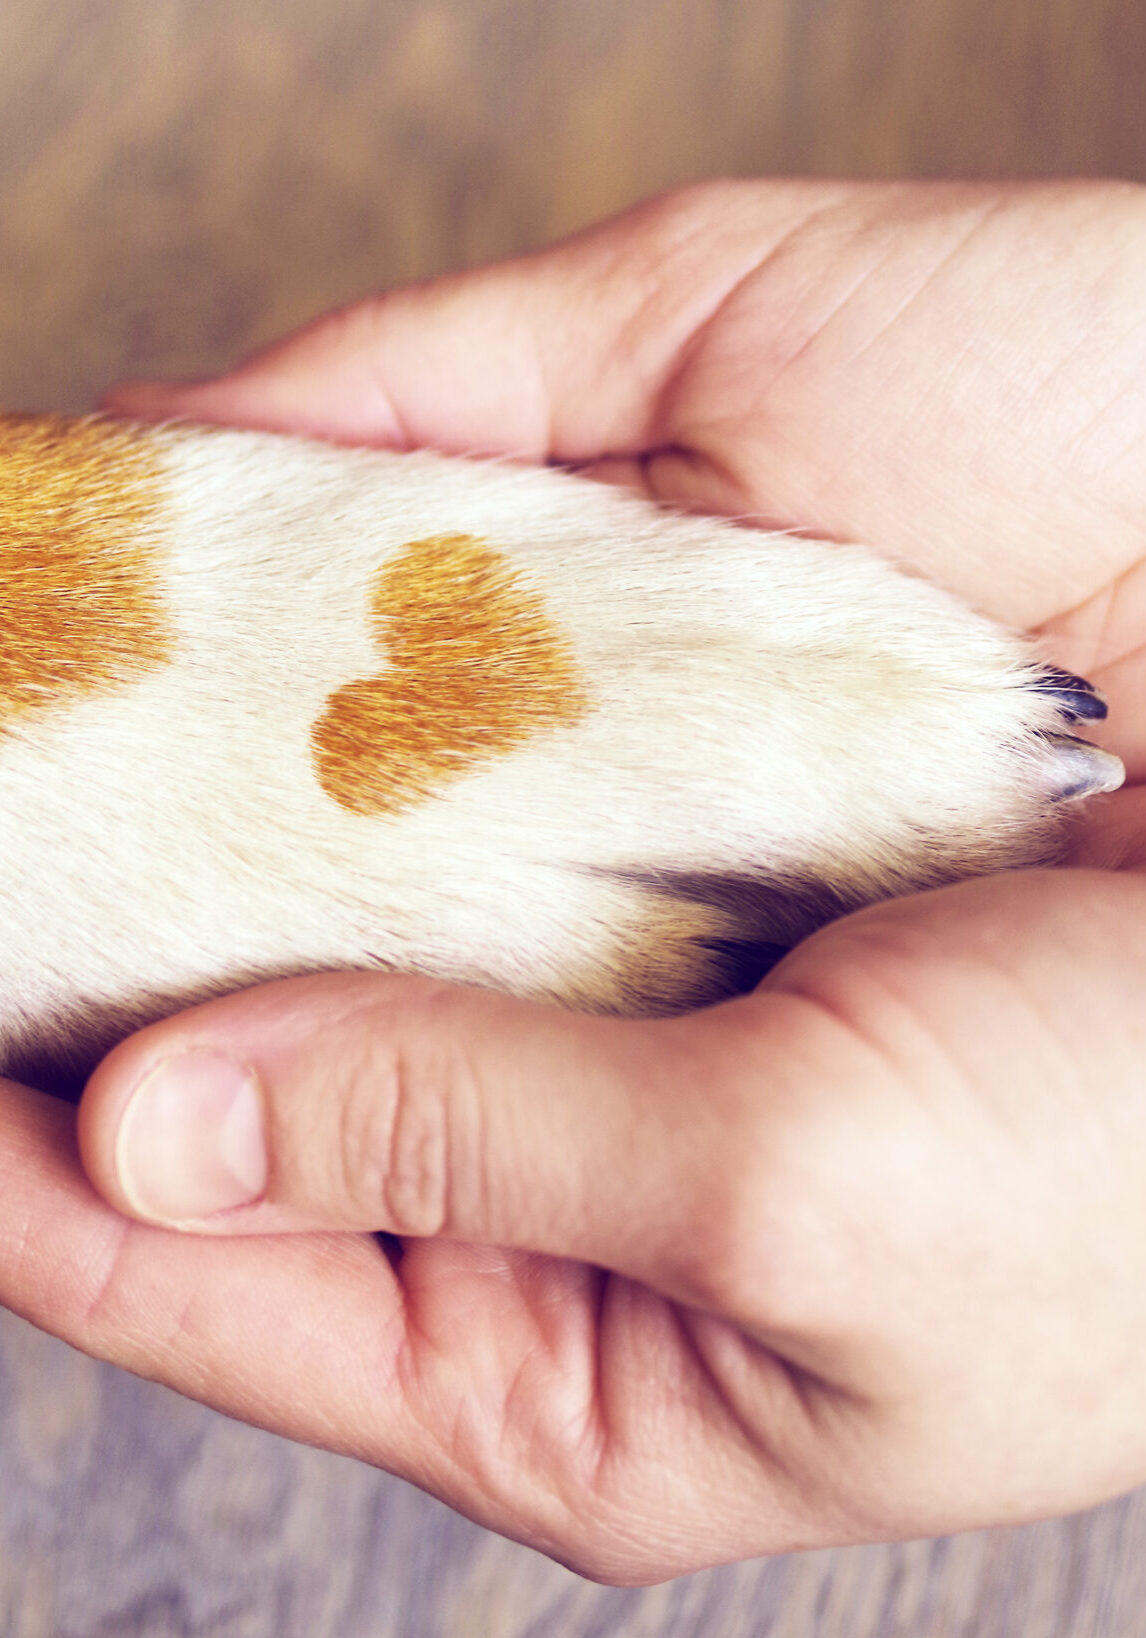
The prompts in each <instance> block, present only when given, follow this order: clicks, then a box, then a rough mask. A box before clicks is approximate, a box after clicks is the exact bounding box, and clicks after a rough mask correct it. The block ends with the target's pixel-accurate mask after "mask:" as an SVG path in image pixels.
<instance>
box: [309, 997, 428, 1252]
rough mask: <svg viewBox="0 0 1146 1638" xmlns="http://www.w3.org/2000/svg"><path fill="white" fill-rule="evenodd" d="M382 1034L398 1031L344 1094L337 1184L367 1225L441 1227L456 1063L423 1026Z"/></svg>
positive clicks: (393, 1229)
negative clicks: (435, 1047)
mask: <svg viewBox="0 0 1146 1638" xmlns="http://www.w3.org/2000/svg"><path fill="white" fill-rule="evenodd" d="M379 1034H380V1035H382V1036H385V1035H390V1037H391V1038H390V1039H389V1040H382V1041H380V1042H378V1043H377V1044H374V1045H372V1046H371V1048H370V1049H369V1054H368V1061H367V1062H366V1063H365V1064H362V1065H360V1066H358V1069H357V1072H356V1073H355V1074H354V1075H353V1077H352V1079H351V1084H350V1086H349V1088H348V1091H347V1095H346V1097H345V1098H344V1099H343V1101H342V1112H341V1119H340V1123H339V1134H338V1146H337V1155H336V1163H337V1165H338V1167H339V1169H340V1177H339V1179H338V1184H337V1187H339V1189H340V1191H341V1194H342V1196H343V1198H344V1199H346V1200H347V1202H348V1203H349V1205H350V1207H351V1209H352V1211H353V1212H354V1214H355V1216H356V1217H357V1218H358V1219H359V1220H360V1221H361V1223H362V1225H363V1226H366V1227H370V1228H374V1229H382V1230H387V1231H388V1232H390V1233H392V1234H397V1235H409V1236H411V1237H413V1236H429V1235H434V1234H438V1233H440V1232H441V1231H442V1229H443V1228H444V1227H445V1226H446V1225H447V1223H448V1221H449V1218H450V1193H451V1189H450V1164H451V1143H450V1132H451V1101H452V1100H451V1085H450V1074H449V1071H448V1067H447V1065H446V1064H445V1063H444V1062H443V1061H442V1060H441V1059H439V1058H437V1057H436V1055H435V1054H434V1053H433V1051H432V1050H429V1051H428V1050H427V1049H426V1047H425V1045H424V1043H423V1042H422V1041H421V1040H420V1039H418V1034H419V1032H411V1031H409V1030H408V1029H407V1028H405V1027H403V1028H402V1029H401V1031H400V1033H399V1032H393V1031H383V1032H379ZM395 1034H397V1038H394V1037H395ZM408 1035H413V1037H414V1041H415V1044H413V1045H411V1044H409V1042H408V1041H407V1040H406V1039H404V1037H406V1036H408Z"/></svg>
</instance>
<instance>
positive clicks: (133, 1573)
mask: <svg viewBox="0 0 1146 1638" xmlns="http://www.w3.org/2000/svg"><path fill="white" fill-rule="evenodd" d="M1144 73H1146V7H1144V6H1143V5H1142V3H1141V0H321V3H319V0H53V3H52V4H51V5H46V4H44V0H0V404H4V405H7V406H8V407H13V408H47V407H56V408H84V407H86V406H88V405H90V404H91V403H92V401H93V400H94V398H95V397H96V395H97V394H98V393H99V391H100V390H101V388H102V387H104V386H105V385H106V384H107V383H108V382H110V381H111V380H113V379H115V378H116V377H119V376H122V375H124V374H136V373H139V374H148V373H155V374H159V373H165V372H174V373H200V372H206V371H209V370H212V369H215V368H217V367H219V366H222V365H224V364H226V363H228V362H230V361H231V360H233V359H234V358H235V357H237V356H239V355H240V354H242V353H243V352H244V351H246V350H248V349H249V348H250V347H252V346H254V345H256V344H257V343H259V342H262V341H265V340H267V339H269V338H270V337H271V336H273V335H276V334H278V333H280V332H282V331H284V330H286V329H288V328H290V327H291V326H293V325H294V324H296V323H298V322H299V321H300V320H302V319H304V318H306V317H307V316H309V315H310V314H312V313H314V312H316V311H319V310H321V309H323V308H325V307H329V306H331V305H333V304H335V303H338V302H342V301H345V300H347V299H348V298H350V297H353V296H355V295H357V294H360V293H362V292H364V291H367V290H370V289H373V288H376V287H379V286H382V285H386V284H390V283H394V282H397V281H400V280H403V279H409V278H413V277H417V276H419V275H422V274H427V273H432V272H436V271H438V270H440V269H443V268H449V267H457V266H460V265H463V264H466V263H471V262H474V261H478V260H480V259H482V258H486V257H491V256H496V255H499V254H504V253H506V252H509V251H513V250H518V249H522V248H525V247H528V246H532V245H536V244H539V243H541V242H543V241H545V240H546V239H549V238H551V237H553V236H555V235H557V234H560V233H562V232H564V231H566V230H567V229H569V228H572V227H575V226H577V225H579V224H581V223H584V222H586V221H589V220H591V219H592V218H594V217H597V216H600V215H602V214H604V213H606V212H609V211H612V210H614V209H616V208H618V207H620V206H622V205H624V204H626V203H628V202H629V201H631V200H633V199H636V198H638V197H640V196H641V195H644V194H647V193H649V192H652V191H654V190H656V189H659V188H662V187H665V186H668V185H670V184H671V183H673V182H677V181H682V180H686V179H689V178H694V177H698V176H703V175H707V174H713V173H718V172H725V173H736V174H754V173H761V172H767V171H789V172H808V173H819V174H827V173H833V174H853V175H917V176H940V175H953V174H964V175H976V176H984V175H1046V174H1052V173H1063V172H1069V173H1075V174H1081V173H1100V172H1105V173H1113V174H1119V175H1123V176H1129V177H1146V120H1144V119H1143V116H1142V100H1143V99H1142V83H1143V75H1144ZM2 617H3V616H2V611H0V620H2ZM0 1632H2V1633H3V1634H4V1635H5V1638H191V1635H202V1638H327V1635H331V1638H438V1635H441V1638H527V1635H528V1638H589V1635H590V1634H600V1635H601V1638H614V1635H634V1638H636V1635H640V1638H1142V1635H1143V1634H1146V1493H1144V1494H1141V1495H1138V1496H1136V1497H1134V1498H1131V1499H1129V1500H1127V1501H1124V1502H1120V1503H1114V1504H1112V1505H1111V1506H1109V1507H1107V1508H1104V1509H1101V1510H1099V1511H1098V1512H1096V1513H1093V1514H1090V1515H1087V1516H1085V1517H1084V1518H1080V1519H1075V1520H1067V1521H1062V1522H1060V1523H1055V1524H1049V1525H1045V1526H1038V1527H1035V1528H1032V1529H1028V1530H1019V1531H1002V1532H993V1533H987V1534H983V1535H977V1536H966V1537H962V1538H959V1539H958V1540H955V1541H951V1542H938V1543H925V1544H915V1545H913V1546H907V1547H891V1548H873V1549H865V1550H862V1551H854V1552H841V1553H821V1554H812V1555H809V1556H808V1557H806V1558H802V1559H792V1560H778V1561H776V1562H774V1563H771V1564H755V1565H746V1566H741V1567H737V1568H734V1569H730V1570H723V1571H716V1572H712V1573H710V1574H708V1575H704V1576H697V1577H690V1578H686V1579H684V1580H682V1581H680V1582H677V1583H674V1584H673V1585H672V1586H671V1587H667V1588H662V1589H654V1590H652V1591H649V1592H644V1593H641V1592H624V1593H621V1592H613V1591H609V1590H608V1589H601V1588H595V1587H591V1586H589V1585H588V1584H587V1583H583V1582H580V1581H578V1579H577V1578H576V1577H574V1576H571V1575H569V1574H568V1573H567V1572H565V1571H563V1570H560V1569H558V1568H557V1567H556V1566H553V1565H551V1564H549V1563H548V1562H546V1561H545V1560H542V1559H540V1558H538V1557H537V1556H536V1555H534V1554H532V1553H529V1552H527V1551H526V1550H524V1549H520V1548H516V1547H513V1546H511V1545H509V1544H508V1543H505V1542H502V1541H500V1540H499V1539H497V1538H495V1537H491V1536H488V1535H486V1534H485V1533H484V1532H482V1531H481V1530H478V1529H477V1528H476V1527H473V1526H470V1525H468V1524H465V1523H464V1522H463V1521H461V1520H458V1519H456V1518H454V1517H453V1516H452V1515H451V1514H449V1513H448V1512H447V1511H446V1510H445V1509H444V1508H441V1507H439V1506H438V1505H437V1504H436V1503H433V1502H430V1501H429V1500H427V1499H426V1498H425V1497H422V1496H419V1495H417V1494H416V1493H415V1492H413V1491H411V1490H409V1489H408V1488H407V1487H405V1486H403V1485H400V1484H398V1483H397V1482H395V1481H392V1480H389V1479H387V1478H386V1477H385V1476H383V1475H379V1474H375V1473H373V1472H371V1471H369V1470H368V1469H365V1468H362V1467H357V1466H355V1465H354V1464H352V1463H349V1462H346V1461H342V1460H338V1459H336V1458H333V1457H328V1456H324V1455H321V1454H318V1453H316V1452H313V1451H306V1450H302V1449H299V1448H298V1447H294V1446H290V1445H287V1444H284V1443H283V1442H281V1441H278V1440H274V1439H271V1438H269V1437H267V1436H265V1435H262V1434H257V1433H254V1432H252V1431H251V1430H249V1429H244V1428H240V1427H237V1426H236V1425H234V1424H232V1423H229V1422H227V1421H225V1420H224V1419H223V1418H221V1417H217V1416H214V1415H212V1414H211V1413H210V1412H207V1411H204V1410H202V1409H201V1408H199V1407H197V1406H193V1405H190V1404H187V1403H185V1402H184V1401H181V1400H178V1399H176V1398H175V1396H173V1395H171V1394H168V1393H166V1392H164V1391H163V1390H161V1389H158V1388H154V1387H151V1386H148V1385H145V1384H142V1383H139V1382H135V1381H133V1380H132V1379H130V1378H128V1377H126V1376H123V1375H122V1374H121V1373H118V1372H116V1371H113V1370H110V1369H109V1368H107V1367H103V1366H99V1365H96V1364H94V1363H93V1362H91V1361H88V1360H85V1359H82V1358H80V1357H79V1356H77V1355H75V1354H72V1353H71V1352H70V1351H69V1350H67V1349H65V1348H63V1347H62V1346H61V1345H59V1344H57V1343H55V1342H52V1341H51V1340H50V1339H47V1338H44V1337H42V1336H40V1335H39V1334H38V1333H35V1332H33V1331H32V1330H31V1329H30V1328H29V1327H27V1326H25V1325H23V1324H21V1323H19V1322H17V1321H15V1320H13V1319H12V1318H11V1317H10V1316H0Z"/></svg>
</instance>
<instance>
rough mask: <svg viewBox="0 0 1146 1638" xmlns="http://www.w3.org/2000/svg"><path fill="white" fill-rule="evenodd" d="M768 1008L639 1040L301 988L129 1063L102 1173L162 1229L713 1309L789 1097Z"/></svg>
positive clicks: (173, 1027)
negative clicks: (404, 1255) (504, 1266)
mask: <svg viewBox="0 0 1146 1638" xmlns="http://www.w3.org/2000/svg"><path fill="white" fill-rule="evenodd" d="M773 1006H774V1007H775V1008H777V1009H782V1007H783V1006H784V1003H782V1002H781V1001H776V1002H774V1003H773ZM760 1011H761V1004H759V1003H758V1004H757V1006H756V1008H755V1011H754V1015H753V1018H752V1020H751V1022H749V1020H747V1019H744V1020H743V1021H742V1022H741V1021H740V1014H739V1013H738V1012H737V1010H736V1004H732V1005H731V1006H729V1007H725V1008H722V1009H717V1011H716V1012H715V1013H709V1014H701V1015H697V1016H695V1017H693V1018H691V1019H680V1020H672V1021H662V1022H637V1023H634V1022H628V1021H620V1020H610V1019H601V1018H588V1017H583V1016H577V1015H574V1014H569V1013H565V1012H561V1011H558V1010H557V1009H554V1008H548V1007H542V1006H536V1005H530V1004H526V1003H523V1002H520V1001H514V1000H511V999H507V998H504V997H499V996H494V995H491V994H488V993H486V992H483V991H479V990H469V989H460V988H450V987H446V986H442V985H437V984H433V983H430V982H427V981H425V980H416V979H402V978H389V977H385V978H384V977H379V976H375V975H364V974H330V975H323V976H320V977H315V978H306V979H292V980H286V981H282V982H279V983H274V984H269V985H265V986H261V987H259V988H257V989H254V990H250V991H247V992H244V993H241V994H238V995H234V996H229V997H226V998H223V999H221V1000H219V1001H214V1002H210V1003H208V1004H207V1005H205V1006H202V1007H199V1008H197V1009H195V1010H193V1011H191V1012H188V1013H185V1014H183V1015H182V1016H181V1017H178V1018H174V1019H170V1020H167V1021H165V1022H163V1023H160V1024H157V1025H155V1026H153V1027H152V1028H150V1029H148V1030H145V1031H144V1032H143V1033H142V1034H140V1035H139V1036H136V1037H135V1038H133V1039H132V1040H130V1041H128V1042H126V1043H124V1044H123V1045H122V1046H120V1047H119V1048H117V1049H116V1051H115V1052H113V1053H112V1054H111V1056H110V1057H109V1058H108V1059H107V1060H106V1061H105V1063H104V1064H103V1065H102V1066H101V1067H100V1069H99V1070H98V1071H97V1073H96V1074H95V1076H94V1077H93V1079H92V1081H91V1083H90V1084H89V1087H88V1089H87V1091H86V1093H85V1096H84V1101H83V1105H82V1108H81V1114H80V1142H81V1148H82V1153H83V1158H84V1163H85V1165H86V1167H87V1170H88V1174H89V1176H90V1177H91V1178H92V1180H93V1182H94V1183H95V1184H96V1187H97V1188H98V1189H99V1190H100V1191H101V1192H102V1193H103V1194H104V1195H105V1196H106V1198H107V1199H108V1200H110V1201H111V1202H112V1204H113V1205H115V1206H116V1207H118V1208H119V1209H120V1210H122V1211H124V1212H127V1213H129V1214H130V1215H131V1216H134V1217H138V1218H141V1219H143V1220H145V1221H150V1222H161V1223H164V1224H168V1225H171V1226H177V1227H181V1228H192V1229H196V1230H200V1231H204V1232H209V1233H217V1234H253V1233H260V1232H280V1231H289V1230H297V1229H312V1228H335V1229H355V1230H382V1231H388V1232H390V1233H393V1234H396V1235H402V1236H409V1235H413V1236H430V1235H440V1236H445V1237H447V1238H453V1239H460V1240H471V1241H480V1242H483V1243H485V1244H491V1245H498V1246H505V1247H512V1248H517V1249H521V1250H529V1251H541V1252H551V1253H555V1254H557V1255H559V1256H563V1257H572V1258H579V1259H582V1260H585V1261H589V1262H594V1263H600V1264H603V1265H607V1266H608V1267H610V1268H613V1269H615V1270H618V1271H619V1272H622V1273H626V1274H630V1275H633V1276H634V1277H637V1278H642V1279H647V1280H649V1281H650V1282H651V1283H653V1284H655V1285H656V1286H657V1287H658V1288H659V1289H661V1290H662V1291H665V1292H666V1293H667V1294H669V1295H678V1294H679V1295H683V1294H684V1292H685V1289H686V1288H687V1289H688V1292H689V1294H690V1295H692V1296H695V1285H694V1284H692V1283H690V1278H691V1277H690V1273H689V1270H690V1269H692V1268H693V1267H694V1265H695V1264H696V1263H697V1262H699V1261H703V1260H707V1259H706V1258H705V1252H704V1248H702V1247H700V1246H699V1245H698V1243H697V1241H698V1238H699V1237H698V1235H697V1231H696V1225H697V1224H698V1223H700V1224H704V1223H710V1224H711V1223H716V1222H718V1221H721V1220H722V1217H723V1214H722V1212H721V1210H720V1209H719V1208H720V1203H721V1202H722V1201H725V1202H726V1201H727V1199H728V1197H729V1175H730V1170H731V1168H732V1164H733V1158H734V1156H733V1151H734V1150H735V1152H736V1153H735V1158H736V1160H737V1161H738V1162H739V1170H740V1171H741V1172H742V1173H743V1174H744V1175H746V1176H748V1175H751V1173H752V1170H753V1168H752V1157H751V1155H750V1154H749V1155H746V1153H745V1150H746V1148H750V1147H751V1142H752V1135H753V1133H754V1132H755V1131H756V1130H757V1129H758V1126H759V1120H758V1119H757V1116H759V1117H760V1119H763V1118H765V1117H766V1116H767V1112H768V1109H769V1098H770V1095H771V1091H772V1090H774V1089H777V1088H779V1086H780V1085H781V1083H782V1075H780V1074H779V1073H776V1072H773V1073H772V1074H771V1075H770V1076H761V1074H760V1073H759V1070H760V1063H759V1060H760V1058H761V1056H766V1055H767V1054H768V1053H769V1052H770V1053H771V1054H772V1055H773V1057H774V1058H776V1057H778V1056H779V1054H778V1051H777V1049H776V1047H775V1045H774V1043H773V1042H772V1041H771V1039H770V1036H771V1031H770V1028H769V1027H768V1023H769V1020H768V1017H767V1016H765V1017H764V1019H763V1020H761V1017H760ZM764 1012H765V1014H766V1015H767V1013H768V1008H767V1006H764ZM714 1020H715V1022H714ZM749 1036H750V1037H751V1041H752V1043H754V1044H752V1045H750V1044H749ZM744 1104H750V1105H751V1106H752V1108H753V1109H754V1110H755V1111H756V1112H757V1116H754V1117H753V1118H752V1120H751V1121H747V1122H746V1120H745V1113H744V1107H743V1105H744ZM709 1249H711V1248H709Z"/></svg>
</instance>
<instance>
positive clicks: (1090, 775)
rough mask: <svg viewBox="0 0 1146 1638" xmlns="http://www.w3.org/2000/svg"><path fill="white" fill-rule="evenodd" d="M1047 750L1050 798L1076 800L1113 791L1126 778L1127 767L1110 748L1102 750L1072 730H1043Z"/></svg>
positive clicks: (1057, 800) (1056, 800)
mask: <svg viewBox="0 0 1146 1638" xmlns="http://www.w3.org/2000/svg"><path fill="white" fill-rule="evenodd" d="M1042 738H1043V742H1044V744H1045V745H1046V746H1047V748H1048V750H1049V751H1050V756H1049V757H1048V759H1047V767H1048V772H1049V774H1050V789H1049V791H1048V793H1047V794H1048V795H1049V796H1050V798H1051V800H1052V802H1077V801H1079V800H1080V799H1081V798H1082V797H1084V796H1097V795H1098V794H1099V793H1100V792H1101V791H1116V790H1117V789H1118V787H1119V785H1121V784H1122V782H1123V780H1124V779H1125V778H1126V769H1125V768H1124V767H1123V766H1122V763H1121V762H1120V761H1119V759H1118V758H1117V757H1116V756H1114V755H1113V754H1112V752H1110V751H1102V750H1100V749H1099V748H1098V746H1097V745H1091V744H1090V743H1089V741H1087V740H1085V739H1076V738H1075V737H1074V735H1073V734H1044V735H1043V736H1042Z"/></svg>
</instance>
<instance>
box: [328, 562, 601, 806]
mask: <svg viewBox="0 0 1146 1638" xmlns="http://www.w3.org/2000/svg"><path fill="white" fill-rule="evenodd" d="M370 603H371V624H372V629H373V633H374V636H375V638H376V640H377V642H378V643H379V645H380V647H381V648H382V650H383V652H384V654H385V656H386V659H387V660H388V662H389V663H388V666H387V669H386V670H385V671H384V672H383V673H381V674H380V675H379V676H376V677H369V678H365V679H363V680H362V681H359V682H352V683H347V684H346V686H345V687H343V688H339V689H338V690H337V691H336V692H335V693H333V694H332V695H331V696H330V698H329V700H328V701H327V704H326V709H325V710H324V711H323V713H322V715H321V717H320V718H319V719H318V721H317V722H316V723H315V726H314V730H313V736H312V737H313V750H314V757H315V765H316V769H317V773H318V778H319V781H320V783H321V785H322V787H323V789H324V790H325V791H326V792H327V794H328V795H329V796H331V797H333V798H334V800H335V801H336V802H338V803H340V804H341V805H342V806H343V807H344V808H349V809H350V810H351V811H352V812H354V813H362V814H384V813H399V812H401V811H402V810H403V809H404V808H409V807H412V806H414V805H416V804H417V803H419V802H422V801H425V800H426V799H427V798H428V797H430V796H433V795H434V794H435V792H436V791H438V790H440V789H441V787H442V786H443V785H446V784H448V783H449V782H451V781H452V780H455V779H458V778H460V777H461V776H462V775H463V774H464V773H466V772H467V771H469V770H470V769H472V768H475V767H477V766H480V765H481V764H483V763H488V762H490V761H492V760H493V759H494V758H496V757H498V756H500V755H502V754H504V753H505V752H507V751H511V750H513V749H514V748H515V747H517V746H519V745H522V744H523V743H524V742H525V741H526V740H528V739H531V738H532V737H533V736H534V735H535V734H538V733H541V732H542V731H543V730H545V729H548V728H554V727H560V726H566V725H570V724H572V723H574V722H576V721H577V720H578V719H579V718H580V717H582V716H583V715H584V713H585V711H586V710H587V709H588V705H589V701H588V695H587V692H586V690H585V687H584V685H583V682H582V679H581V675H580V672H579V670H578V667H577V665H576V662H575V660H574V658H573V653H572V650H571V648H570V645H569V643H568V642H567V641H566V639H565V638H564V637H563V636H562V635H561V633H560V632H559V631H558V629H557V628H556V627H555V626H554V624H553V622H552V620H551V618H550V617H549V615H548V613H547V611H546V608H545V605H544V602H543V600H542V599H541V597H539V596H538V595H537V593H535V592H533V591H531V590H530V589H529V588H528V587H527V586H525V585H523V584H522V583H521V581H520V579H519V577H518V576H516V575H515V574H514V571H513V569H512V567H511V565H510V564H509V562H508V561H507V560H506V558H505V557H504V556H503V555H502V554H501V553H500V552H498V551H496V550H495V549H494V548H493V547H492V546H490V545H489V544H488V543H487V542H486V541H484V540H479V539H477V538H476V537H475V536H473V535H438V536H436V537H434V538H432V539H429V540H415V541H411V542H409V543H408V544H407V545H405V546H403V547H402V548H401V549H400V551H399V552H398V553H397V554H396V556H395V557H394V558H393V559H391V560H390V561H389V562H387V563H386V564H385V565H384V566H383V567H382V568H381V569H380V570H379V572H378V574H377V576H376V578H375V582H374V585H373V588H372V592H371V599H370Z"/></svg>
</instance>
